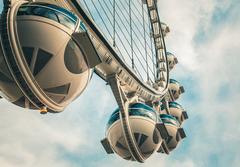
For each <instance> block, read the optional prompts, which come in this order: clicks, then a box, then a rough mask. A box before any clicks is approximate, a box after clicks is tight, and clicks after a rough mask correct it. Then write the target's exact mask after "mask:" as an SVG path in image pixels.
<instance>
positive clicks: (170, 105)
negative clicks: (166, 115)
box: [169, 102, 182, 109]
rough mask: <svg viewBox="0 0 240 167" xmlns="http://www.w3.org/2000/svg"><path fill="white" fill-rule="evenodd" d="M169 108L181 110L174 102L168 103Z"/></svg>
mask: <svg viewBox="0 0 240 167" xmlns="http://www.w3.org/2000/svg"><path fill="white" fill-rule="evenodd" d="M169 107H172V108H179V109H182V106H181V105H180V104H178V103H176V102H169Z"/></svg>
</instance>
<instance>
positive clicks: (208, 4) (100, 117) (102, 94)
mask: <svg viewBox="0 0 240 167" xmlns="http://www.w3.org/2000/svg"><path fill="white" fill-rule="evenodd" d="M1 5H2V4H1ZM159 9H160V14H161V18H162V21H164V22H166V23H167V24H168V25H169V26H170V29H171V32H170V34H169V35H168V36H167V38H166V44H167V48H168V51H170V52H172V53H174V54H175V55H176V56H177V57H178V59H179V64H178V65H177V66H176V68H175V69H174V70H173V71H172V72H171V76H172V78H175V79H177V80H179V81H180V82H181V83H182V84H183V85H184V86H185V89H186V93H185V94H184V95H183V96H182V97H181V99H180V100H179V103H181V104H182V105H183V106H184V107H185V108H186V110H187V111H188V114H189V117H190V119H189V120H188V121H186V122H185V123H184V128H185V130H186V133H187V136H188V137H187V138H186V139H185V140H184V141H183V142H182V143H181V145H180V146H179V147H178V148H177V150H176V151H174V152H172V153H171V155H169V156H167V155H162V154H154V155H153V156H152V157H151V158H149V159H148V160H147V161H146V163H145V164H138V163H135V162H127V161H124V160H122V159H121V158H119V157H118V156H116V155H110V156H109V155H107V154H105V152H104V150H103V148H102V147H101V144H100V142H99V141H100V140H101V139H102V138H103V137H104V133H105V127H106V126H105V125H106V122H107V120H108V117H109V116H110V114H111V112H112V111H113V110H114V109H115V108H116V106H117V104H116V102H115V101H114V98H113V96H112V92H111V90H110V88H109V86H106V85H105V83H104V82H103V81H101V79H99V78H98V77H97V76H94V77H93V79H92V81H91V82H90V85H89V86H88V88H87V90H86V91H85V92H84V93H83V94H82V95H81V96H80V97H79V98H78V99H77V100H76V101H74V102H73V103H72V104H71V105H70V106H69V107H68V108H67V109H66V111H64V112H63V113H60V114H55V115H52V114H47V115H44V116H42V115H40V114H38V113H37V112H34V111H26V110H23V109H21V108H18V107H16V106H14V105H12V104H11V103H9V102H7V101H6V100H1V101H0V106H1V109H0V129H1V133H0V165H1V166H4V167H33V166H34V167H43V166H44V167H55V166H56V167H101V166H102V167H108V166H109V167H110V166H115V167H121V166H126V167H133V166H134V167H135V166H141V167H142V166H143V167H145V166H146V167H155V166H162V167H165V166H168V167H206V166H211V167H215V166H216V167H219V166H231V167H235V166H239V165H238V162H239V160H240V158H239V157H240V156H239V155H240V144H239V142H240V125H239V123H238V122H239V121H238V119H239V118H240V112H239V111H238V110H239V107H238V105H239V100H240V67H239V62H240V57H239V55H238V54H239V53H238V51H239V48H240V21H239V20H240V11H239V9H240V4H239V2H238V1H237V0H192V1H190V0H181V1H179V0H168V1H167V0H162V1H160V3H159ZM96 92H97V93H96Z"/></svg>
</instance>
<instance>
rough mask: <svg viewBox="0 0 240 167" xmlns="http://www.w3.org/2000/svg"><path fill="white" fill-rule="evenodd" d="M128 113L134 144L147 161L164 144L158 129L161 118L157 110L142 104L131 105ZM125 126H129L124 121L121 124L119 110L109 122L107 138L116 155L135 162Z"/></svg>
mask: <svg viewBox="0 0 240 167" xmlns="http://www.w3.org/2000/svg"><path fill="white" fill-rule="evenodd" d="M128 111H129V125H130V129H131V133H132V135H133V137H134V139H133V142H134V143H135V144H136V146H137V149H138V150H139V151H140V153H141V155H142V156H143V157H144V159H147V158H148V157H150V156H151V155H152V154H153V153H154V152H155V151H156V150H157V149H158V148H159V147H160V145H161V143H162V138H161V136H160V133H159V131H158V130H157V128H156V123H157V122H158V119H159V117H158V116H157V113H156V111H155V110H153V109H152V108H151V107H149V106H147V105H145V104H142V103H134V104H130V105H129V109H128ZM123 126H127V124H125V122H124V121H123V122H121V118H120V112H119V109H117V110H115V111H114V112H113V113H112V115H111V117H110V119H109V121H108V124H107V132H106V137H107V139H108V141H109V143H110V146H111V148H112V150H114V152H115V153H117V154H118V155H119V156H120V157H122V158H124V159H126V160H134V159H133V157H132V156H131V153H130V152H131V150H130V149H131V148H129V143H127V140H126V137H127V136H126V135H127V134H125V133H124V130H123Z"/></svg>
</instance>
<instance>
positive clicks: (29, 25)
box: [0, 1, 92, 112]
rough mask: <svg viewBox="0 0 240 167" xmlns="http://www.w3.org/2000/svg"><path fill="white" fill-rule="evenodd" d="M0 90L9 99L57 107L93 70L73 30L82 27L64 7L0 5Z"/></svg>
mask: <svg viewBox="0 0 240 167" xmlns="http://www.w3.org/2000/svg"><path fill="white" fill-rule="evenodd" d="M1 22H2V24H1V26H2V27H1V29H2V30H1V45H2V47H0V49H1V50H0V90H1V91H2V93H3V94H4V97H5V98H7V99H8V100H9V101H11V102H12V103H14V104H16V105H18V106H21V107H24V108H31V109H41V108H42V107H46V108H48V109H49V111H50V112H60V111H62V110H63V109H64V108H65V107H66V106H67V105H68V104H69V103H70V102H72V101H73V100H74V99H75V98H76V97H78V96H79V95H80V94H81V92H82V91H83V90H84V89H85V87H86V86H87V84H88V82H89V78H90V76H91V72H92V70H90V68H89V65H88V61H87V59H86V56H87V55H86V52H84V50H83V48H82V47H81V43H82V42H84V41H81V39H79V38H75V36H76V34H80V33H84V32H86V28H85V27H84V25H83V23H82V22H81V20H80V19H79V18H78V17H77V16H75V15H74V14H73V13H71V12H69V11H68V10H66V9H64V8H61V7H59V6H55V5H52V4H46V3H25V2H24V1H17V2H16V5H15V6H14V5H13V6H12V7H11V8H6V9H4V11H3V13H2V17H1Z"/></svg>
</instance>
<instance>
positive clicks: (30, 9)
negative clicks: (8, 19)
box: [18, 4, 77, 30]
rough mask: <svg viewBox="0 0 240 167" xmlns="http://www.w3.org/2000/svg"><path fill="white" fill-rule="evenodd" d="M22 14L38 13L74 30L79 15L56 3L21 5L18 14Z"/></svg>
mask: <svg viewBox="0 0 240 167" xmlns="http://www.w3.org/2000/svg"><path fill="white" fill-rule="evenodd" d="M53 6H54V7H53ZM20 15H36V16H41V17H45V18H49V19H51V20H54V21H56V22H58V23H60V24H62V25H64V26H66V27H68V28H70V29H72V30H74V29H75V26H76V24H77V17H76V16H75V15H73V14H72V13H71V12H67V10H65V9H62V8H60V7H58V6H55V5H50V6H47V5H36V4H34V5H29V6H27V5H25V6H21V7H20V8H19V11H18V16H20Z"/></svg>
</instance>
